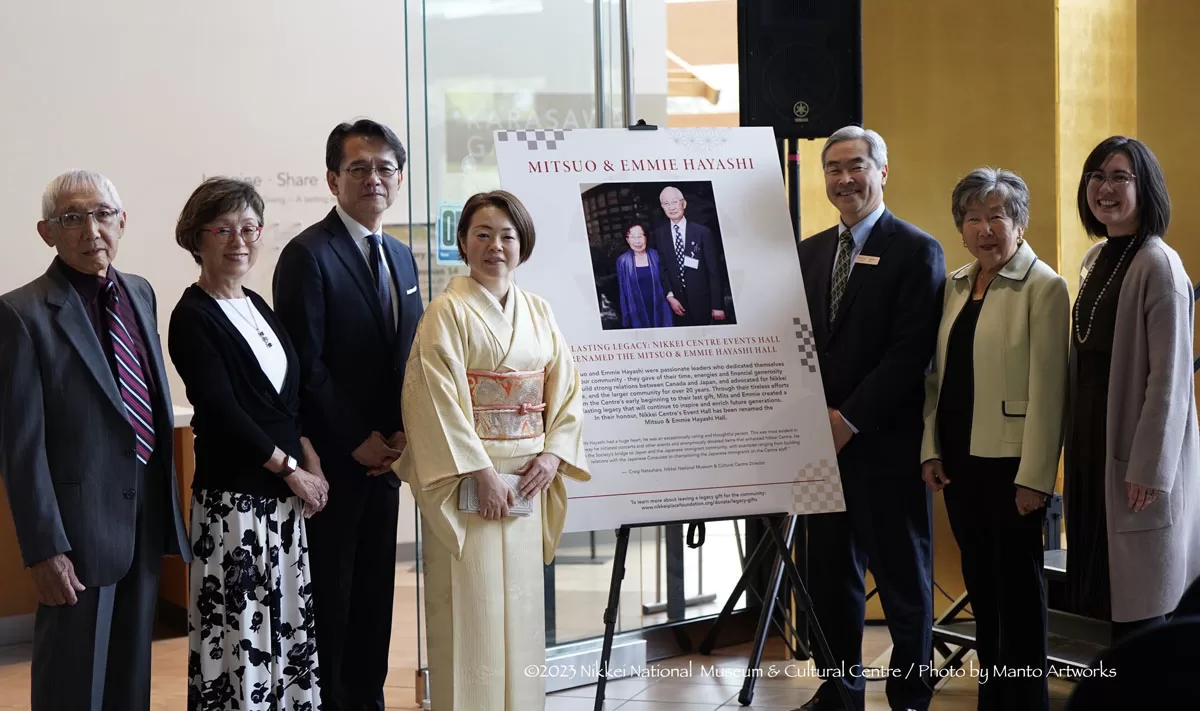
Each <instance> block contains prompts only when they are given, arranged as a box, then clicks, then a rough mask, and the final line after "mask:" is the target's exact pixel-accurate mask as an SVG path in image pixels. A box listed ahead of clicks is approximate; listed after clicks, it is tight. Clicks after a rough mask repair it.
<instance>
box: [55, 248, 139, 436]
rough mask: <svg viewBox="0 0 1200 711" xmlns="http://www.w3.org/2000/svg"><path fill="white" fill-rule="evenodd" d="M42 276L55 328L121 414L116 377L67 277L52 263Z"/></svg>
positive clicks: (122, 409)
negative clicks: (51, 307)
mask: <svg viewBox="0 0 1200 711" xmlns="http://www.w3.org/2000/svg"><path fill="white" fill-rule="evenodd" d="M46 278H47V279H48V282H49V284H50V288H49V290H48V293H47V294H46V302H47V303H48V304H49V305H51V306H53V307H54V308H55V309H56V310H57V311H58V317H57V321H58V326H59V328H61V329H62V331H63V335H65V336H66V337H67V341H68V342H69V343H70V344H71V345H72V346H73V347H74V348H75V351H76V352H77V353H79V357H80V358H81V359H82V360H83V363H84V365H86V366H87V368H88V370H89V371H91V373H92V377H94V378H95V379H96V383H97V384H98V385H99V386H100V389H101V390H103V391H104V394H105V395H107V396H108V399H109V401H110V402H111V403H112V406H113V407H115V408H117V411H118V412H120V413H121V416H122V417H124V416H125V403H123V402H122V401H121V393H120V392H119V391H118V390H117V379H116V378H114V377H113V374H112V368H111V367H110V366H109V364H108V357H107V356H105V355H104V348H103V347H102V346H101V345H100V341H99V340H98V339H97V338H96V331H95V330H94V329H93V328H92V322H91V320H90V319H88V315H87V312H86V311H84V307H83V300H82V299H80V298H79V295H78V294H76V293H75V290H74V289H73V288H71V284H70V283H69V282H68V281H67V278H66V277H64V276H62V275H61V274H59V273H58V270H57V269H55V268H54V267H53V266H52V267H50V269H49V270H47V272H46Z"/></svg>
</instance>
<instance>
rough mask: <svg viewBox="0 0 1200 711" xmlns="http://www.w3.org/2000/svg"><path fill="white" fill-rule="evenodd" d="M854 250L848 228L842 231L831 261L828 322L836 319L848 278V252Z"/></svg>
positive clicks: (852, 239)
mask: <svg viewBox="0 0 1200 711" xmlns="http://www.w3.org/2000/svg"><path fill="white" fill-rule="evenodd" d="M852 251H854V237H853V236H852V235H851V234H850V230H846V231H845V232H843V233H842V235H841V239H839V240H838V253H837V260H836V261H834V263H833V288H831V289H830V290H829V322H830V323H833V322H834V321H836V320H837V314H838V307H839V306H841V304H842V295H843V294H845V293H846V282H847V281H849V279H850V252H852Z"/></svg>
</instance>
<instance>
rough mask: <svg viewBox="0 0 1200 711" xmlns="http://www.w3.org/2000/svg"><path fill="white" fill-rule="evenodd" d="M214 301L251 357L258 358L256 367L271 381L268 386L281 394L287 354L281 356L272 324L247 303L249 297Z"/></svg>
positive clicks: (250, 303)
mask: <svg viewBox="0 0 1200 711" xmlns="http://www.w3.org/2000/svg"><path fill="white" fill-rule="evenodd" d="M216 301H217V303H218V304H220V306H221V310H222V311H224V312H225V318H227V319H229V322H230V323H232V324H233V325H234V326H235V327H236V328H237V330H238V333H241V334H242V338H245V339H246V343H247V344H248V345H249V346H250V350H251V351H253V352H254V357H256V358H258V365H259V367H260V368H262V371H263V373H264V374H265V375H266V376H267V379H268V380H270V381H271V385H274V386H275V392H281V391H282V390H283V378H284V376H285V375H287V367H288V363H287V353H286V352H284V350H283V345H282V344H280V342H279V337H278V336H277V335H275V331H274V330H272V329H271V324H270V323H268V322H267V319H266V318H264V317H263V315H262V313H260V312H259V310H258V309H257V308H255V307H254V302H252V301H250V299H249V298H248V297H242V298H240V299H217V300H216ZM259 333H262V335H261V336H260V335H259ZM264 339H265V340H264ZM268 344H270V345H268Z"/></svg>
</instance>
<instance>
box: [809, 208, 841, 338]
mask: <svg viewBox="0 0 1200 711" xmlns="http://www.w3.org/2000/svg"><path fill="white" fill-rule="evenodd" d="M809 239H811V240H815V242H816V244H817V256H816V259H815V261H816V263H817V264H818V265H819V267H818V269H817V270H816V274H814V275H813V283H812V285H811V287H810V288H809V289H808V290H807V291H808V293H810V294H812V296H813V300H812V303H810V304H809V305H808V312H809V313H808V316H809V318H810V319H812V324H813V328H814V329H816V330H818V333H817V334H816V335H821V334H822V333H828V332H829V287H830V285H831V284H830V281H829V279H830V274H832V273H833V260H834V257H835V256H836V255H837V228H836V227H835V228H833V229H831V230H827V231H825V232H822V233H820V234H817V235H813V236H812V237H809ZM821 342H824V341H823V340H818V343H821Z"/></svg>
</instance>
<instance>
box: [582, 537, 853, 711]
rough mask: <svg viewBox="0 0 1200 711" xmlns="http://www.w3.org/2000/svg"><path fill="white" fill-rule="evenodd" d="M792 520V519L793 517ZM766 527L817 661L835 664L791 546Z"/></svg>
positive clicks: (847, 702) (846, 702)
mask: <svg viewBox="0 0 1200 711" xmlns="http://www.w3.org/2000/svg"><path fill="white" fill-rule="evenodd" d="M792 520H793V521H794V520H795V517H793V518H792ZM768 528H770V529H771V537H772V538H774V539H775V545H776V547H778V548H779V550H780V552H781V553H782V555H781V556H780V558H781V559H782V561H783V570H784V572H785V573H787V576H788V578H789V579H790V580H791V583H792V585H794V586H795V588H796V599H797V601H798V602H799V606H800V607H801V608H802V609H803V610H804V611H805V612H807V613H808V620H809V624H810V625H811V629H812V634H813V637H815V638H816V642H817V649H819V650H821V656H822V657H823V658H824V659H820V660H818V662H817V663H818V664H820V663H827V664H831V665H832V664H835V663H836V662H835V660H834V658H833V653H832V652H831V651H830V650H829V642H828V641H826V639H825V632H824V631H822V630H821V623H820V622H819V621H818V618H817V615H816V613H815V612H814V610H813V606H812V598H810V597H809V596H808V589H807V588H805V587H804V580H803V579H801V577H800V571H799V570H797V569H796V563H795V561H793V560H792V558H791V556H790V555H788V551H789V550H790V549H791V546H790V545H789V544H788V543H787V542H786V541H784V540H783V536H782V535H781V534H780V533H779V530H778V529H776V528H775V527H774V526H768ZM837 688H838V693H839V694H840V695H841V697H842V706H843V707H845V708H847V709H852V708H856V707H855V705H854V702H853V701H852V700H851V698H850V692H849V691H847V690H846V685H845V684H842V683H838V684H837ZM597 711H599V710H597Z"/></svg>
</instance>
